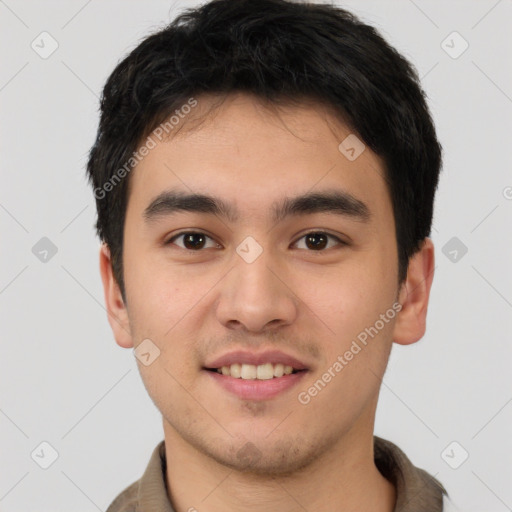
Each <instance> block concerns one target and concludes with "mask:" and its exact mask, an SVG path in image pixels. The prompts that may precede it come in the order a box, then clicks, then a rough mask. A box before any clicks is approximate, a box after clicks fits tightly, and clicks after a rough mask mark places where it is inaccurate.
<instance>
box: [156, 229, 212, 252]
mask: <svg viewBox="0 0 512 512" xmlns="http://www.w3.org/2000/svg"><path fill="white" fill-rule="evenodd" d="M179 238H181V239H182V240H183V242H182V243H183V246H181V245H178V247H181V248H182V249H186V250H189V251H199V250H201V249H203V248H204V247H205V244H206V240H207V239H210V240H212V239H211V238H210V237H209V236H208V235H206V234H205V233H201V232H198V231H183V232H182V233H179V234H177V235H175V236H173V237H172V238H171V239H169V240H168V241H167V242H166V243H165V245H169V244H171V243H174V240H177V239H179ZM215 245H216V244H214V246H215ZM217 245H218V244H217Z"/></svg>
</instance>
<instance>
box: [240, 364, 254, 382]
mask: <svg viewBox="0 0 512 512" xmlns="http://www.w3.org/2000/svg"><path fill="white" fill-rule="evenodd" d="M241 374H242V375H241V376H242V379H245V380H252V379H255V378H256V374H257V368H256V366H254V365H253V364H243V365H242V371H241Z"/></svg>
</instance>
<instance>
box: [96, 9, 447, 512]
mask: <svg viewBox="0 0 512 512" xmlns="http://www.w3.org/2000/svg"><path fill="white" fill-rule="evenodd" d="M440 168H441V147H440V145H439V143H438V141H437V138H436V134H435V130H434V127H433V123H432V120H431V117H430V114H429V111H428V108H427V106H426V103H425V98H424V94H423V92H422V90H421V88H420V85H419V83H418V79H417V75H416V73H415V71H414V70H413V68H412V66H411V65H410V64H409V63H408V62H407V61H406V60H405V59H404V58H403V57H401V56H400V55H399V54H398V53H397V52H396V51H395V50H394V49H392V48H391V47H390V46H389V45H388V44H387V43H386V42H385V41H384V40H383V39H382V38H381V36H379V35H378V34H377V32H376V31H375V30H374V29H373V28H371V27H369V26H367V25H365V24H363V23H362V22H360V21H359V20H357V19H356V18H355V17H354V16H352V15H351V14H349V13H348V12H346V11H344V10H342V9H340V8H336V7H334V6H331V5H322V4H303V3H297V2H291V1H285V0H257V1H255V0H250V1H246V0H238V1H231V0H214V1H212V2H210V3H207V4H205V5H203V6H202V7H199V8H197V9H195V10H194V9H189V10H188V11H186V12H185V13H183V14H182V15H180V16H179V17H178V18H177V19H176V20H175V21H174V22H173V23H172V24H171V25H170V26H169V27H167V28H165V29H163V30H161V31H159V32H157V33H156V34H153V35H151V36H150V37H148V38H147V39H145V40H144V41H143V42H142V43H141V44H140V45H139V46H138V47H137V48H136V49H135V50H133V51H132V52H131V53H130V54H129V55H128V56H127V57H126V58H125V59H124V60H123V61H122V62H121V63H120V64H119V65H118V66H117V67H116V69H115V70H114V72H113V73H112V75H111V76H110V77H109V79H108V81H107V83H106V85H105V89H104V91H103V97H102V101H101V120H100V126H99V131H98V137H97V140H96V143H95V145H94V147H93V148H92V150H91V154H90V158H89V162H88V168H87V171H88V177H89V179H90V181H91V184H92V186H93V188H94V194H95V197H96V201H97V209H98V221H97V225H96V227H97V231H98V235H99V237H100V239H101V240H102V242H103V245H102V247H101V250H100V270H101V277H102V280H103V285H104V290H105V301H106V305H107V309H108V312H109V317H108V319H109V322H110V325H111V327H112V330H113V333H114V336H115V339H116V342H117V343H118V344H119V345H120V346H121V347H125V348H133V349H134V351H135V355H136V357H137V361H138V366H139V370H140V373H141V376H142V379H143V382H144V384H145V387H146V389H147V391H148V393H149V395H150V397H151V399H152V400H153V402H154V403H155V405H156V407H157V408H158V409H159V411H160V412H161V413H162V418H163V428H164V440H163V441H162V442H161V443H160V444H159V445H158V446H157V447H156V448H155V450H154V452H153V454H152V456H151V458H150V461H149V464H148V467H147V469H146V471H145V473H144V475H143V476H142V478H141V479H140V480H138V481H137V482H134V483H133V484H132V485H130V486H129V487H128V488H127V489H125V490H124V491H123V492H122V493H121V494H120V495H119V496H118V497H117V498H116V499H115V500H114V501H113V503H112V504H111V505H110V507H109V509H108V512H121V511H122V512H128V511H135V510H141V511H144V512H151V511H159V512H162V511H176V512H185V511H194V510H197V511H199V512H201V511H203V510H204V511H208V512H216V511H223V512H226V511H235V510H242V509H243V510H255V511H265V512H267V511H274V510H279V511H280V512H283V511H290V512H291V511H298V510H309V511H316V512H319V511H327V510H337V511H349V510H350V511H353V510H360V511H374V512H391V511H401V512H422V511H424V512H427V511H428V512H434V511H441V510H443V499H444V497H445V496H446V491H445V489H444V487H443V486H442V485H441V484H440V483H439V482H438V481H437V480H436V479H434V478H433V477H432V476H430V475H429V474H427V473H426V472H425V471H423V470H422V469H419V468H416V467H415V466H414V465H413V464H412V463H411V462H410V461H409V459H408V458H407V456H406V455H405V454H404V453H403V452H402V451H401V450H400V449H399V448H398V447H397V446H395V445H394V444H392V443H390V442H388V441H385V440H383V439H381V438H379V437H377V436H374V434H373V430H374V420H375V411H376V407H377V401H378V395H379V389H380V385H381V380H382V377H383V375H384V372H385V369H386V365H387V362H388V358H389V354H390V350H391V346H392V343H393V342H395V343H399V344H402V345H407V344H412V343H414V342H416V341H418V340H419V339H421V337H422V336H423V334H424V332H425V322H426V314H427V306H428V299H429V293H430V288H431V285H432V280H433V269H434V248H433V244H432V241H431V240H430V239H429V238H428V236H429V234H430V227H431V222H432V211H433V202H434V195H435V190H436V187H437V183H438V176H439V171H440Z"/></svg>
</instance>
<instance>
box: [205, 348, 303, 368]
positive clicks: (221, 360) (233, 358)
mask: <svg viewBox="0 0 512 512" xmlns="http://www.w3.org/2000/svg"><path fill="white" fill-rule="evenodd" d="M235 363H239V364H253V365H256V366H258V365H260V364H265V363H274V364H278V363H281V364H283V365H285V366H291V367H292V368H294V369H295V370H307V369H308V368H307V366H306V365H305V364H304V363H302V362H301V361H299V360H298V359H297V358H295V357H293V356H290V355H288V354H285V353H284V352H281V351H279V350H266V351H264V352H248V351H247V350H235V351H233V352H229V353H227V354H224V355H222V356H220V357H218V358H217V359H214V360H212V361H210V362H208V363H207V364H205V368H222V367H223V366H231V365H232V364H235Z"/></svg>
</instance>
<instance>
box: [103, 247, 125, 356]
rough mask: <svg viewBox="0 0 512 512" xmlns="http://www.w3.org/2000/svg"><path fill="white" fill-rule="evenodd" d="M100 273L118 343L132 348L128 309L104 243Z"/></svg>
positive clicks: (109, 315) (108, 313)
mask: <svg viewBox="0 0 512 512" xmlns="http://www.w3.org/2000/svg"><path fill="white" fill-rule="evenodd" d="M100 273H101V280H102V281H103V292H104V294H105V306H106V308H107V315H108V321H109V323H110V327H111V328H112V332H113V333H114V338H115V340H116V343H117V344H118V345H119V346H120V347H123V348H132V347H133V340H132V335H131V330H130V323H129V320H128V311H127V309H126V306H125V304H124V301H123V297H122V294H121V290H120V288H119V285H118V284H117V281H116V280H115V277H114V273H113V270H112V262H111V260H110V249H109V248H108V246H107V244H105V243H103V244H102V245H101V248H100Z"/></svg>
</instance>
